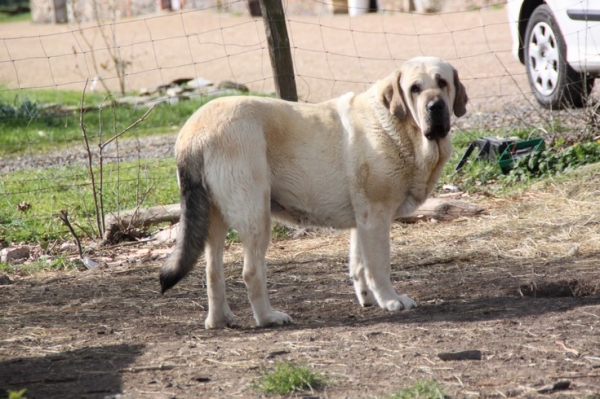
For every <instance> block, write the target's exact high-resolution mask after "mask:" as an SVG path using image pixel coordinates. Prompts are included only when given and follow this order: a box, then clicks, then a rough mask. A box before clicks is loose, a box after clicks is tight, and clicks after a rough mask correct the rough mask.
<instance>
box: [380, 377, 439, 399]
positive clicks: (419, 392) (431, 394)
mask: <svg viewBox="0 0 600 399" xmlns="http://www.w3.org/2000/svg"><path fill="white" fill-rule="evenodd" d="M384 398H385V399H445V398H446V395H445V394H444V391H443V389H442V387H441V386H440V385H438V383H437V382H435V381H416V382H415V383H414V384H413V385H412V386H410V387H408V388H404V389H401V390H399V391H398V392H395V393H393V394H391V395H387V396H385V397H384Z"/></svg>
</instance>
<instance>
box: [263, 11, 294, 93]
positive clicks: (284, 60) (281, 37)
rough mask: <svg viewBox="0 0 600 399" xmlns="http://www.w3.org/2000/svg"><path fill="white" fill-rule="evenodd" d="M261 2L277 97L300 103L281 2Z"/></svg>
mask: <svg viewBox="0 0 600 399" xmlns="http://www.w3.org/2000/svg"><path fill="white" fill-rule="evenodd" d="M259 2H260V10H261V12H262V16H263V21H264V23H265V31H266V33H267V41H268V43H269V56H270V57H271V68H272V69H273V76H274V79H275V90H276V91H277V96H279V98H282V99H284V100H288V101H298V93H297V92H296V78H295V75H294V64H293V62H292V53H291V51H290V40H289V37H288V32H287V27H286V25H285V15H284V13H283V6H282V5H281V0H259Z"/></svg>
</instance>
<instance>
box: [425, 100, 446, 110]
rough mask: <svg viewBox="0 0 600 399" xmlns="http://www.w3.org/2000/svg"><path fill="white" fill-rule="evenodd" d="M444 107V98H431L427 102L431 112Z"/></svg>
mask: <svg viewBox="0 0 600 399" xmlns="http://www.w3.org/2000/svg"><path fill="white" fill-rule="evenodd" d="M443 109H444V101H443V100H431V101H429V102H428V103H427V110H428V111H429V112H440V111H442V110H443Z"/></svg>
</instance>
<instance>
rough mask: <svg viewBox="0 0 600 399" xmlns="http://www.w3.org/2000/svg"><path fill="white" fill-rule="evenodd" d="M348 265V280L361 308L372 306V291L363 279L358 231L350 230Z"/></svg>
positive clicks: (374, 301)
mask: <svg viewBox="0 0 600 399" xmlns="http://www.w3.org/2000/svg"><path fill="white" fill-rule="evenodd" d="M348 258H349V263H350V278H352V282H353V283H354V291H355V292H356V297H357V298H358V302H359V303H360V304H361V306H363V307H366V306H373V305H375V304H376V303H377V300H376V299H375V296H374V295H373V291H371V289H370V288H369V285H368V284H367V279H366V277H365V266H364V264H363V259H362V253H361V251H360V245H359V243H358V231H357V230H356V229H352V230H350V254H349V256H348Z"/></svg>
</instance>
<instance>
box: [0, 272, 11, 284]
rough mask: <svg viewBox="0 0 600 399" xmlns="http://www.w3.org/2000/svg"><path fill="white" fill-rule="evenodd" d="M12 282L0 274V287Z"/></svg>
mask: <svg viewBox="0 0 600 399" xmlns="http://www.w3.org/2000/svg"><path fill="white" fill-rule="evenodd" d="M12 283H13V281H12V280H11V279H10V277H8V276H7V275H6V274H0V285H11V284H12Z"/></svg>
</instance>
